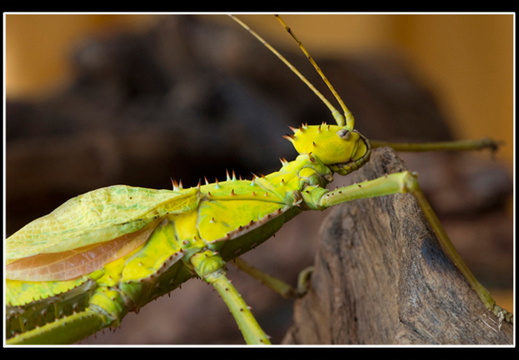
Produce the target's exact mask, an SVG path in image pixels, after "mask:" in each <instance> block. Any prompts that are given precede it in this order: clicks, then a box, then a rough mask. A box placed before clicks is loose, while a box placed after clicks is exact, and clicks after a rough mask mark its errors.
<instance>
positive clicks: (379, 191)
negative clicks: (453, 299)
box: [6, 18, 503, 344]
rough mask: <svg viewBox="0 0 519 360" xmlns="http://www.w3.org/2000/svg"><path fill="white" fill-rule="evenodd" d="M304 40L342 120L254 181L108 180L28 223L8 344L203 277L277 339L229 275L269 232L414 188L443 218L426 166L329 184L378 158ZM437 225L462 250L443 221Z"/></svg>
mask: <svg viewBox="0 0 519 360" xmlns="http://www.w3.org/2000/svg"><path fill="white" fill-rule="evenodd" d="M278 19H280V18H278ZM235 20H237V21H239V20H238V19H236V18H235ZM280 21H282V20H281V19H280ZM240 24H241V25H242V26H244V27H245V28H246V29H248V30H249V31H250V32H251V33H252V34H253V35H254V36H256V37H258V39H260V41H262V42H263V43H264V44H265V45H266V46H267V47H269V49H271V51H273V52H274V53H275V54H276V55H277V56H279V57H280V58H281V59H282V60H283V61H285V63H286V64H287V65H289V64H288V62H286V60H284V58H283V57H281V55H280V54H279V53H278V52H277V51H276V50H274V49H273V48H272V47H270V45H269V44H268V43H266V42H264V40H263V39H261V38H260V37H259V36H258V35H257V34H256V33H255V32H253V31H252V30H250V29H249V28H248V27H247V26H246V25H245V24H243V23H241V22H240ZM282 24H283V26H285V28H286V29H287V30H288V29H289V28H288V27H287V26H286V24H284V23H283V22H282ZM289 32H290V31H289ZM290 33H291V32H290ZM291 34H292V33H291ZM294 38H295V37H294ZM298 44H299V45H300V48H301V49H302V50H303V51H304V52H305V54H306V56H307V58H308V59H309V60H310V61H311V62H312V63H313V65H314V67H315V68H316V69H317V71H318V72H319V73H320V74H321V76H322V77H323V80H324V81H325V82H326V84H327V85H328V86H329V87H330V89H331V90H332V92H333V93H334V95H335V97H336V99H337V100H338V101H339V104H340V106H341V110H342V111H343V113H340V112H339V111H337V110H335V109H334V108H333V106H332V105H331V104H330V103H329V102H328V100H326V99H325V98H324V97H323V96H322V95H321V94H320V93H319V92H318V91H317V90H315V88H313V86H312V85H311V84H310V83H309V82H308V81H307V80H306V79H305V78H304V77H303V76H302V75H299V72H298V71H296V70H295V69H294V68H293V67H291V66H290V65H289V66H290V67H291V69H292V70H293V71H295V72H296V74H298V75H299V76H300V78H301V79H302V80H303V81H304V82H305V83H306V84H307V85H308V86H309V87H310V88H311V89H312V90H313V91H314V92H315V93H316V94H317V95H318V96H319V97H320V98H321V100H323V102H324V103H325V104H326V105H327V106H328V108H329V109H330V110H331V111H332V114H333V117H334V119H335V122H336V124H334V125H327V124H322V125H317V126H313V125H302V126H301V127H300V128H299V129H293V134H292V135H289V136H287V139H288V140H289V141H290V142H292V144H293V145H294V147H295V148H296V150H297V151H298V153H299V156H298V157H297V158H296V159H295V160H293V161H290V162H288V161H287V162H285V163H284V164H283V166H282V168H281V169H280V170H279V171H277V172H274V173H272V174H269V175H267V176H262V177H254V178H253V179H252V180H237V179H235V178H234V177H231V176H230V177H229V178H228V180H227V181H223V182H219V183H213V184H209V183H206V184H205V185H199V186H197V187H194V188H190V189H182V188H181V187H180V186H178V185H176V186H175V187H174V189H173V190H152V189H143V188H134V187H129V186H121V185H119V186H112V187H108V188H102V189H98V190H94V191H92V192H89V193H87V194H84V195H80V196H78V197H76V198H73V199H71V200H69V201H67V202H66V203H65V204H63V205H62V206H60V207H59V208H57V209H56V210H55V211H54V212H52V213H51V214H49V215H47V216H45V217H42V218H40V219H37V220H35V221H34V222H32V223H30V224H28V225H27V226H25V227H24V228H22V229H21V230H20V231H19V232H17V233H15V234H14V235H13V236H11V237H9V238H8V239H7V244H6V259H7V262H8V264H7V268H6V274H7V275H6V276H7V279H8V280H7V283H6V288H7V289H6V290H7V304H8V309H7V320H6V321H7V329H8V337H9V339H8V343H51V342H57V343H69V342H74V341H78V340H80V339H82V338H84V337H86V336H89V335H91V334H93V333H95V332H97V331H99V330H100V329H103V328H105V327H109V326H110V327H111V326H117V324H118V323H119V322H120V321H121V320H122V318H123V317H124V316H125V314H126V313H127V312H128V311H134V310H137V309H138V308H140V307H142V306H144V305H145V304H146V303H148V302H149V301H151V300H153V299H154V298H156V297H158V296H161V295H163V294H165V293H168V292H169V291H171V290H173V289H175V288H176V287H178V286H179V285H180V284H181V283H183V282H184V281H186V280H188V279H190V278H191V277H194V276H198V277H201V278H202V279H204V280H205V281H206V282H208V283H210V284H212V285H213V286H214V287H215V289H216V290H217V291H218V293H219V294H220V295H221V297H222V298H223V300H224V302H225V303H226V304H227V306H228V307H229V309H230V311H231V313H232V314H233V316H234V318H235V320H236V322H237V323H238V325H239V327H240V330H241V331H242V333H243V336H244V338H245V340H246V342H247V343H249V344H267V343H269V340H268V336H267V335H266V334H265V333H264V332H263V330H262V329H261V328H260V326H259V325H258V323H257V322H256V320H255V319H254V317H253V315H252V313H251V312H250V310H249V309H248V306H247V305H246V304H245V302H244V301H243V299H241V296H240V295H239V294H238V292H237V291H236V289H235V288H234V286H233V285H232V284H231V283H230V282H229V280H228V279H227V277H226V274H225V263H226V262H228V261H230V260H231V259H234V258H236V257H237V256H239V255H241V254H243V253H244V252H246V251H248V250H250V249H251V248H253V247H255V246H257V245H259V244H260V243H261V242H263V241H265V240H267V239H268V238H269V237H270V236H271V235H273V234H274V233H275V232H276V231H277V230H278V229H279V228H280V227H281V226H282V225H283V224H284V223H285V222H286V221H288V220H289V219H291V218H292V217H294V216H296V215H297V214H299V213H300V212H302V211H304V210H323V209H326V208H328V207H330V206H333V205H336V204H339V203H342V202H346V201H350V200H353V199H356V198H364V197H371V196H383V195H390V194H395V193H401V192H410V193H412V194H413V195H414V196H416V197H417V199H418V201H419V203H420V205H421V206H422V209H423V210H424V212H425V214H426V216H427V217H428V218H429V220H430V221H431V222H432V223H433V224H436V223H437V221H436V217H435V215H434V213H433V212H432V211H431V210H430V208H429V206H428V204H427V201H426V200H425V198H424V197H423V196H422V194H421V191H420V189H419V186H418V182H417V179H416V175H415V174H413V173H410V172H402V173H397V174H390V175H388V176H387V177H385V178H381V179H376V180H372V181H369V182H366V183H363V184H362V186H361V187H358V186H348V187H343V188H339V189H336V190H333V191H329V190H327V189H326V188H325V186H326V185H327V184H328V183H329V182H330V181H331V180H332V176H333V174H334V173H337V174H339V175H347V174H348V173H350V172H352V171H355V170H356V169H358V168H359V167H360V166H362V165H363V164H364V163H365V162H366V161H368V159H369V154H370V150H371V147H372V145H373V143H370V141H368V139H366V138H365V137H364V136H363V135H361V134H360V133H358V132H357V131H356V130H355V129H354V118H353V116H352V114H351V113H350V111H349V110H348V108H347V107H346V105H345V104H344V103H343V102H342V100H341V99H340V97H339V96H338V95H337V94H336V93H335V91H334V90H333V87H332V86H331V84H330V83H329V82H328V80H327V79H326V77H324V74H323V73H322V72H321V70H320V69H319V68H318V66H317V65H316V64H315V62H313V59H312V58H311V57H310V56H309V54H308V53H307V52H306V50H305V49H304V47H303V46H302V45H301V43H300V42H298ZM452 146H453V147H454V148H457V149H463V148H469V149H475V148H480V147H488V148H494V147H496V144H495V143H494V142H492V141H478V142H463V143H461V142H458V143H452ZM395 147H396V146H395ZM419 147H421V148H422V149H424V148H427V147H429V148H435V147H438V146H437V145H436V144H428V145H426V144H424V145H419ZM440 147H443V145H442V146H440ZM434 227H435V231H436V232H437V234H438V237H439V238H440V240H441V241H442V242H443V245H444V247H446V248H447V249H451V250H452V252H453V253H452V254H451V256H455V257H456V256H457V254H456V252H455V250H454V249H453V248H452V246H451V245H450V241H449V240H448V238H447V236H446V234H444V232H443V230H442V228H441V226H440V225H438V224H437V225H436V226H434ZM240 266H241V267H242V268H246V265H245V264H241V263H240ZM459 266H460V270H461V271H462V272H463V273H464V274H465V276H466V277H467V279H468V280H469V282H470V283H471V285H472V286H473V287H474V288H475V289H476V291H478V294H479V295H480V297H481V299H482V301H483V302H484V303H485V304H486V305H487V307H488V308H489V309H490V310H491V311H493V312H494V313H500V314H502V312H503V310H501V309H500V308H499V307H497V306H496V305H495V304H494V302H493V300H492V298H491V297H490V295H489V294H488V292H486V290H485V289H483V288H482V287H481V286H480V285H479V283H478V282H477V280H476V279H475V278H474V277H473V276H472V274H471V273H470V271H469V270H468V268H466V266H465V265H463V263H462V262H461V265H459ZM51 305H52V306H51ZM54 311H56V312H54Z"/></svg>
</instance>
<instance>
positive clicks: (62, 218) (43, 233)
mask: <svg viewBox="0 0 519 360" xmlns="http://www.w3.org/2000/svg"><path fill="white" fill-rule="evenodd" d="M199 198H200V193H199V191H198V190H197V189H196V188H192V189H186V190H181V191H171V190H155V189H146V188H138V187H131V186H125V185H115V186H110V187H105V188H101V189H97V190H93V191H90V192H88V193H85V194H83V195H79V196H77V197H75V198H72V199H70V200H68V201H66V202H65V203H63V204H62V205H61V206H59V207H58V208H56V209H55V210H54V211H53V212H51V213H50V214H48V215H46V216H43V217H41V218H39V219H36V220H34V221H33V222H31V223H29V224H27V225H26V226H24V227H23V228H22V229H20V230H19V231H18V232H16V233H14V234H13V235H12V236H10V237H9V238H8V239H7V240H6V247H5V251H6V259H7V260H13V259H20V258H24V257H28V256H32V255H37V254H41V253H56V252H63V251H67V250H72V249H76V248H78V247H82V246H86V245H91V244H96V243H100V242H104V241H109V240H112V239H114V238H116V237H118V236H122V235H125V234H129V233H132V232H134V231H137V230H139V229H141V228H143V227H144V226H146V225H147V224H149V223H150V222H151V221H153V220H154V219H157V218H159V217H163V216H165V215H166V214H171V213H181V212H184V211H188V210H191V209H194V208H196V207H197V206H198V202H199Z"/></svg>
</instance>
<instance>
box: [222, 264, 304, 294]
mask: <svg viewBox="0 0 519 360" xmlns="http://www.w3.org/2000/svg"><path fill="white" fill-rule="evenodd" d="M231 263H232V264H234V265H235V266H236V267H237V268H238V269H240V270H241V271H243V272H245V273H247V274H249V275H250V276H252V277H253V278H255V279H256V280H258V281H259V282H261V283H262V284H263V285H265V286H267V287H268V288H270V289H272V290H274V291H275V292H277V293H278V294H279V295H281V296H282V297H284V298H294V297H298V296H301V295H302V294H304V293H305V292H306V291H305V289H304V286H302V284H301V283H302V282H303V281H302V280H301V281H299V282H298V287H297V289H296V288H295V287H293V286H291V285H289V284H287V283H286V282H284V281H282V280H280V279H278V278H276V277H274V276H271V275H269V274H266V273H264V272H263V271H261V270H259V269H257V268H255V267H253V266H252V265H250V264H248V263H247V262H246V261H244V260H243V259H242V258H235V259H234V260H233V261H232V262H231Z"/></svg>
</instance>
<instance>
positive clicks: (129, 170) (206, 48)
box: [4, 14, 515, 344]
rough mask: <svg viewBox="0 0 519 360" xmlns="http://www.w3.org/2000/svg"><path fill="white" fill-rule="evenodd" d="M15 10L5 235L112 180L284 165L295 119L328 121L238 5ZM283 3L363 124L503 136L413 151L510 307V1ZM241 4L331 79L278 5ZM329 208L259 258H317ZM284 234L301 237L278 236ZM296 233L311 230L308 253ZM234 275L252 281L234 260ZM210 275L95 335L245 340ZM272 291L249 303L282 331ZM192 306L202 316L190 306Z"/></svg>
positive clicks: (266, 31)
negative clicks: (455, 11) (473, 8)
mask: <svg viewBox="0 0 519 360" xmlns="http://www.w3.org/2000/svg"><path fill="white" fill-rule="evenodd" d="M4 16H5V24H6V33H5V64H6V67H5V75H6V76H5V89H6V100H7V104H6V119H5V120H6V139H5V141H6V227H7V230H6V231H7V235H10V234H12V233H13V232H14V231H16V230H17V229H19V228H20V227H21V226H23V225H24V224H25V223H27V222H28V221H31V220H32V219H34V218H36V217H39V216H42V215H44V214H46V213H48V212H50V211H52V209H54V208H55V207H56V206H58V205H59V204H61V203H62V202H63V201H65V200H66V199H68V198H70V197H72V196H75V195H78V194H80V193H82V192H86V191H89V190H92V189H95V188H98V187H102V186H108V185H112V184H115V183H123V184H127V185H134V186H143V187H156V188H170V184H169V179H170V178H175V179H182V181H183V182H184V185H185V186H194V185H196V183H197V181H198V179H200V178H202V177H203V176H207V177H208V178H209V179H210V180H212V179H213V178H214V177H218V178H219V179H222V178H223V177H224V174H225V169H235V170H236V171H237V172H238V173H240V174H242V175H244V177H248V174H250V172H251V171H253V172H255V173H258V172H259V173H261V172H263V173H266V172H269V171H273V170H275V169H276V168H277V167H279V162H278V159H279V157H281V156H283V157H286V158H287V159H290V158H293V157H294V152H293V150H291V149H290V146H289V144H288V143H287V144H285V143H286V141H284V140H282V139H281V138H280V137H281V135H283V134H285V133H286V132H287V125H291V126H297V124H300V123H301V122H308V123H315V124H317V123H320V122H322V121H330V120H329V118H328V116H329V115H328V112H327V110H326V108H324V107H323V106H322V104H320V103H319V102H318V101H317V100H316V99H315V96H313V95H312V94H311V93H310V92H309V91H308V89H306V88H305V86H304V85H301V84H300V81H299V80H298V79H297V78H296V77H294V76H293V75H292V74H291V73H290V72H289V70H288V69H286V68H285V67H284V65H282V64H281V63H280V62H279V61H278V60H277V59H276V58H275V57H274V56H273V55H272V54H269V53H268V51H266V50H265V49H263V48H262V46H261V45H259V44H258V43H257V41H256V40H255V39H253V38H252V36H250V35H249V34H247V33H246V31H244V30H243V29H241V28H240V27H239V26H238V25H237V24H235V23H234V22H233V21H232V20H231V19H230V18H228V17H226V16H221V15H198V16H165V15H101V14H96V15H47V14H45V15H40V14H7V15H4ZM284 18H285V20H286V22H287V23H288V24H289V25H290V26H291V28H292V29H293V30H294V31H295V33H296V34H297V35H298V37H299V39H300V40H302V41H303V43H304V44H305V46H306V47H307V48H308V50H309V51H310V53H311V54H312V55H313V56H314V57H316V58H317V59H318V63H319V64H320V65H321V67H322V68H323V70H324V71H325V73H326V74H327V75H328V77H329V78H330V80H331V82H332V83H333V84H334V86H336V87H337V89H338V90H339V93H340V94H341V95H343V99H344V100H345V102H346V104H347V105H348V106H349V107H350V109H351V110H352V112H353V114H354V115H355V116H356V121H357V127H358V128H359V130H361V131H362V132H364V133H365V134H366V135H367V136H368V137H372V138H376V139H379V140H406V139H407V140H416V141H423V140H447V139H449V138H460V139H461V138H482V137H492V138H494V139H498V140H500V141H503V144H504V145H503V146H502V148H500V149H499V151H498V152H497V153H496V154H495V155H494V156H493V157H491V156H489V155H488V154H487V153H485V152H482V153H476V154H470V155H465V154H463V155H461V156H459V157H458V156H457V155H456V158H455V159H454V160H453V158H452V157H448V158H446V157H442V156H443V155H438V156H436V155H434V156H435V157H434V158H430V156H432V155H427V154H419V156H418V157H417V158H413V157H412V156H411V157H409V158H407V157H405V160H406V162H407V163H408V166H409V168H410V169H411V170H418V171H419V172H420V174H421V175H422V176H421V179H422V180H423V183H424V184H423V185H424V187H425V188H426V190H427V191H428V194H429V196H430V197H431V198H432V199H431V201H433V204H434V205H435V206H436V208H437V210H438V211H439V213H440V216H442V218H443V220H444V224H445V225H446V227H447V230H448V232H449V233H450V234H451V235H452V236H453V241H455V242H456V245H457V246H458V248H459V249H460V252H462V255H463V256H464V257H465V258H466V259H467V262H469V264H471V267H473V269H474V271H475V272H476V273H477V275H478V277H480V278H481V277H483V279H482V281H483V280H484V281H487V283H486V284H487V286H489V287H490V288H491V290H492V292H493V293H494V294H495V295H496V297H499V302H501V303H504V307H505V308H508V309H512V282H513V275H512V271H513V253H512V252H513V238H512V226H513V225H512V216H513V213H512V212H513V204H512V198H513V197H512V186H511V180H510V179H511V177H512V176H513V164H514V158H513V156H514V155H513V154H514V151H513V150H514V140H515V139H514V137H513V134H514V117H513V116H514V113H513V93H514V88H513V86H514V84H513V78H514V73H513V62H512V61H513V26H514V18H513V16H512V15H510V14H491V15H480V14H471V15H429V14H419V15H383V14H381V15H370V14H366V15H357V14H352V15H346V14H345V15H289V14H287V15H284ZM242 19H243V20H244V21H246V22H247V23H248V24H249V25H250V26H251V27H253V28H254V29H256V30H257V31H258V32H259V33H261V34H263V35H264V36H265V37H266V38H267V39H268V40H269V41H270V42H272V43H273V44H274V45H275V46H276V47H278V48H279V49H281V50H282V51H283V52H286V53H287V54H288V55H287V56H288V57H289V58H290V59H291V60H292V61H294V63H295V64H296V67H298V68H299V69H300V70H302V71H303V72H304V73H305V74H308V77H309V78H310V79H311V81H312V82H313V83H314V84H317V85H319V79H318V78H317V77H316V76H315V74H313V70H312V69H311V68H310V66H309V65H308V64H307V62H306V59H304V58H303V56H302V54H300V53H299V52H298V51H299V50H298V49H297V46H296V45H295V44H294V42H293V40H292V39H291V38H290V36H288V34H286V32H285V31H284V30H283V29H282V28H281V26H279V24H278V23H277V21H276V20H275V19H274V18H273V17H272V16H270V15H243V16H242ZM318 87H319V88H320V89H322V86H320V85H319V86H318ZM325 95H326V96H328V93H326V92H325ZM449 156H450V155H449ZM467 156H468V157H467ZM425 159H428V160H425ZM445 169H447V170H445ZM428 171H429V172H428ZM435 177H436V178H439V179H440V180H439V182H436V183H435V182H434V181H433V178H435ZM340 184H341V185H342V184H344V182H342V183H340ZM467 184H468V185H467ZM469 190H470V191H471V192H468V191H469ZM465 191H466V192H465ZM472 191H474V192H472ZM460 204H461V205H460ZM322 216H325V214H314V213H306V214H303V215H302V220H301V222H299V223H294V224H292V223H289V224H287V228H288V229H287V230H285V229H284V230H283V234H282V235H281V236H276V238H275V239H276V242H275V245H272V247H270V248H269V247H268V246H269V245H267V244H265V245H264V246H265V247H266V250H261V249H262V247H259V248H258V249H257V250H255V251H254V252H253V253H254V254H253V255H252V259H254V258H255V257H262V256H263V257H264V258H266V259H267V260H270V261H273V262H274V265H272V264H271V263H269V262H267V263H266V266H267V268H269V269H271V270H272V272H273V273H276V272H277V274H285V275H286V278H285V280H287V281H291V282H293V281H295V280H294V279H295V277H296V276H297V272H298V271H299V270H300V269H301V268H302V267H304V266H305V265H309V264H310V263H311V261H312V256H313V253H314V252H315V250H314V249H315V246H317V245H316V244H317V240H316V239H317V237H318V236H317V233H318V227H319V221H320V219H322ZM314 220H315V221H314ZM301 223H304V224H305V225H304V226H309V227H310V228H311V229H310V230H309V229H308V228H305V227H304V226H303V225H301ZM308 224H310V225H308ZM309 234H310V235H309ZM280 237H287V238H289V239H292V241H295V242H292V243H291V242H289V241H288V240H287V241H286V242H285V244H284V245H283V244H281V240H280V239H279V238H280ZM301 237H309V238H312V239H313V240H311V241H310V240H309V243H308V246H307V248H306V249H304V250H305V251H304V252H303V253H304V254H303V255H301V257H300V258H298V257H297V256H296V255H295V253H296V250H298V251H299V250H301V249H300V248H301V245H300V241H301ZM482 238H483V239H484V240H485V241H483V239H482ZM294 239H295V240H294ZM271 242H272V240H271ZM276 247H279V248H276ZM262 251H264V253H263V255H261V254H262ZM278 254H283V256H286V257H282V256H281V255H278ZM293 258H297V260H291V259H293ZM252 262H254V261H252ZM260 267H261V266H260ZM496 268H497V270H496ZM494 270H496V273H495V274H494V275H491V274H490V275H489V273H491V272H492V271H494ZM233 276H235V277H237V280H236V281H237V282H238V281H240V276H241V275H240V274H234V273H233ZM245 281H246V280H245ZM191 283H193V284H191ZM194 283H197V284H194ZM199 283H200V282H199V281H191V282H189V283H188V284H186V285H184V286H183V287H182V290H180V291H178V290H176V291H174V292H173V293H172V294H171V299H168V298H167V297H164V299H162V298H161V299H159V300H157V301H155V302H154V303H153V304H151V305H153V306H151V305H150V310H148V309H147V308H148V307H146V308H144V309H143V310H142V311H141V312H140V313H139V315H138V316H137V317H133V314H132V316H128V320H127V321H124V322H123V326H122V328H121V329H120V330H118V331H116V332H114V333H112V332H106V333H105V334H104V335H100V336H97V337H96V338H95V339H88V340H87V341H86V342H85V343H96V342H97V343H143V342H149V343H177V344H178V343H212V342H214V341H217V342H218V341H219V342H221V343H232V342H236V343H238V344H239V343H241V339H240V336H239V334H236V330H235V325H234V324H233V323H232V319H228V318H230V315H229V314H228V313H227V311H226V309H225V308H224V307H223V305H222V306H220V305H221V304H218V303H219V302H220V300H219V299H217V296H216V294H215V293H212V291H211V290H210V289H209V288H208V287H207V286H205V285H204V284H199ZM258 287H259V286H258V285H256V284H255V283H252V284H251V281H248V282H246V283H245V284H244V285H243V288H240V287H239V290H242V292H243V293H244V297H245V298H246V299H247V300H248V299H250V298H252V299H254V298H265V297H266V298H268V299H269V301H273V302H275V301H277V300H275V298H276V295H274V296H271V295H270V294H265V293H267V292H269V291H268V290H265V289H262V288H261V289H260V290H258V289H257V288H258ZM247 293H249V297H248V296H247ZM189 294H191V295H189ZM208 296H209V297H213V298H214V299H213V298H212V299H210V300H209V299H206V297H208ZM209 303H211V305H208V304H209ZM212 303H215V305H214V306H215V307H216V309H215V310H213V308H212V306H213V304H212ZM274 304H275V305H272V303H268V304H262V303H258V304H257V305H253V307H255V308H256V309H258V312H260V313H261V315H260V316H258V317H260V323H262V320H263V323H267V325H266V327H267V332H269V333H271V334H272V335H273V337H274V341H278V342H279V341H280V339H281V338H282V336H283V334H284V332H285V331H286V328H287V326H289V323H290V318H291V313H290V311H291V310H290V309H291V302H290V301H286V300H285V301H281V302H276V303H274ZM190 306H191V307H194V308H195V310H194V314H195V315H193V312H191V313H188V312H187V310H185V309H188V308H189V307H190ZM152 307H155V308H156V309H155V310H153V309H152ZM273 308H274V309H276V310H275V311H274V310H272V309H273ZM173 311H174V313H173ZM217 311H220V312H221V313H222V314H223V315H221V316H220V315H215V314H216V313H217ZM164 314H168V315H167V316H166V315H164ZM186 314H189V315H186ZM197 316H198V317H197ZM164 318H167V320H166V321H164ZM197 319H198V320H197ZM272 319H274V320H272ZM160 320H163V321H162V322H160ZM198 321H202V322H203V323H205V324H207V326H206V327H205V330H206V331H205V333H204V334H202V331H201V330H200V329H198V328H193V327H192V326H190V324H198V323H199V322H198ZM222 324H223V325H222ZM287 324H288V325H287ZM132 325H134V326H137V328H141V330H142V331H140V332H138V331H136V330H135V328H132V327H131V326H132ZM176 325H178V326H176ZM125 328H128V330H125ZM222 329H225V330H222ZM152 334H154V335H152ZM229 334H230V335H229Z"/></svg>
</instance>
